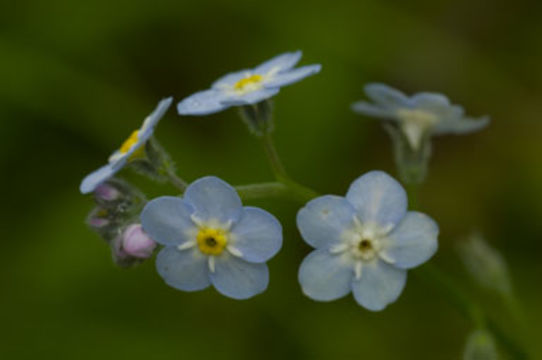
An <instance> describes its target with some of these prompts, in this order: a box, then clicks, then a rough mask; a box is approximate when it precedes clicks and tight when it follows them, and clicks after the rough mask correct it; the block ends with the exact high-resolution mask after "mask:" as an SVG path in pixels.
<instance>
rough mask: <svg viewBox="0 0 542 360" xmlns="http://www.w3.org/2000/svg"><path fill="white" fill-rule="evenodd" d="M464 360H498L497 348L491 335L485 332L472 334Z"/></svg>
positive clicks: (478, 331)
mask: <svg viewBox="0 0 542 360" xmlns="http://www.w3.org/2000/svg"><path fill="white" fill-rule="evenodd" d="M463 359H464V360H496V359H498V353H497V347H496V346H495V341H494V340H493V337H492V336H491V334H489V333H488V332H487V331H484V330H476V331H474V332H472V333H471V334H470V335H469V337H468V339H467V344H466V346H465V352H464V354H463Z"/></svg>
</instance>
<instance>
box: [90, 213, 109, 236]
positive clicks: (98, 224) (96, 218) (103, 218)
mask: <svg viewBox="0 0 542 360" xmlns="http://www.w3.org/2000/svg"><path fill="white" fill-rule="evenodd" d="M108 215H109V212H108V211H107V210H106V209H103V208H101V207H96V208H94V209H93V210H92V211H91V212H90V214H89V215H88V217H87V224H88V226H90V227H91V228H92V229H93V230H94V231H98V232H99V231H101V230H103V229H105V228H107V227H108V226H109V225H111V221H110V220H109V217H108Z"/></svg>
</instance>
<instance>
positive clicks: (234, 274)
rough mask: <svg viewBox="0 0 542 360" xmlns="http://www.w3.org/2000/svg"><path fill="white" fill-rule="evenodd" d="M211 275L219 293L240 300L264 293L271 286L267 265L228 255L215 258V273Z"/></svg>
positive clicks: (224, 254)
mask: <svg viewBox="0 0 542 360" xmlns="http://www.w3.org/2000/svg"><path fill="white" fill-rule="evenodd" d="M210 274H211V282H212V284H213V286H214V287H215V288H216V290H218V292H219V293H221V294H223V295H225V296H228V297H231V298H234V299H239V300H241V299H248V298H250V297H253V296H254V295H257V294H260V293H262V292H264V291H265V289H267V284H269V270H268V268H267V265H266V264H265V263H260V264H254V263H249V262H246V261H244V260H242V259H239V258H236V257H234V256H232V255H229V254H227V253H223V254H222V255H221V256H217V257H215V271H214V272H212V273H210Z"/></svg>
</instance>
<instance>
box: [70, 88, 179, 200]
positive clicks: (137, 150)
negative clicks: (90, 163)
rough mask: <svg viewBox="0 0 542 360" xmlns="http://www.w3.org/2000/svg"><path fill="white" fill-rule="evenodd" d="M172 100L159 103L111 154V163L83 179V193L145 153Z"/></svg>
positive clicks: (80, 188)
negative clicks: (145, 146) (145, 148)
mask: <svg viewBox="0 0 542 360" xmlns="http://www.w3.org/2000/svg"><path fill="white" fill-rule="evenodd" d="M172 101H173V98H171V97H170V98H167V99H163V100H162V101H160V102H159V103H158V106H157V107H156V109H155V110H154V111H153V112H152V113H151V114H150V115H149V116H147V118H146V119H145V121H144V122H143V125H142V126H141V128H139V129H138V130H135V131H134V132H132V134H131V135H130V136H129V137H128V139H126V141H124V143H123V144H122V145H121V147H120V148H119V149H118V150H117V151H115V152H114V153H113V154H111V156H110V157H109V163H108V164H107V165H105V166H102V167H101V168H99V169H98V170H96V171H94V172H92V173H90V174H89V175H87V176H86V177H85V178H84V179H83V181H82V182H81V186H80V187H79V190H80V191H81V193H83V194H87V193H90V192H93V191H94V190H95V189H96V187H97V186H98V185H100V184H101V183H103V182H104V181H105V180H107V179H109V178H111V177H112V176H113V175H115V174H116V173H117V172H118V171H120V170H121V169H122V168H123V167H124V165H126V163H127V162H129V161H130V160H132V159H134V158H137V157H139V156H141V155H142V154H143V152H144V145H145V144H146V143H147V141H148V140H149V139H150V137H151V136H152V134H153V133H154V128H155V126H156V124H158V121H160V119H161V118H162V116H164V114H165V113H166V111H167V109H168V108H169V106H170V105H171V102H172Z"/></svg>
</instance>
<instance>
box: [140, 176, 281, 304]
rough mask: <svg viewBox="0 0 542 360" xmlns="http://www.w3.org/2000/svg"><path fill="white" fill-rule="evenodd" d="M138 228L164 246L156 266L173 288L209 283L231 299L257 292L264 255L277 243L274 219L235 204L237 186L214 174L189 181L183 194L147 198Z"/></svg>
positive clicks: (265, 276)
mask: <svg viewBox="0 0 542 360" xmlns="http://www.w3.org/2000/svg"><path fill="white" fill-rule="evenodd" d="M141 222H142V224H143V228H144V230H145V231H146V232H147V233H148V234H149V235H150V236H151V237H152V238H153V239H154V240H155V241H156V242H158V243H159V244H162V245H164V246H165V247H164V248H163V249H162V250H161V251H160V253H159V254H158V256H157V258H156V268H157V270H158V273H159V274H160V276H161V277H162V278H163V279H164V280H165V282H166V283H167V284H168V285H170V286H172V287H174V288H176V289H179V290H184V291H197V290H202V289H205V288H207V287H208V286H209V285H211V284H212V285H213V286H214V287H215V288H216V289H217V290H218V291H219V292H220V293H222V294H223V295H226V296H228V297H231V298H234V299H247V298H250V297H252V296H254V295H256V294H259V293H261V292H263V291H264V290H265V289H266V288H267V284H268V282H269V272H268V268H267V265H266V261H267V260H269V259H270V258H272V257H273V256H274V255H275V254H276V253H277V252H278V251H279V250H280V248H281V246H282V227H281V225H280V223H279V222H278V220H277V219H276V218H275V217H274V216H273V215H271V214H270V213H268V212H267V211H264V210H262V209H259V208H255V207H249V206H245V207H243V206H242V204H241V199H240V198H239V196H238V194H237V192H236V191H235V189H234V188H233V187H231V186H230V185H229V184H227V183H226V182H224V181H222V180H220V179H219V178H216V177H213V176H208V177H204V178H201V179H199V180H196V181H195V182H193V183H192V184H191V185H190V186H188V188H187V189H186V192H185V193H184V197H183V198H182V199H181V198H180V197H173V196H163V197H159V198H157V199H154V200H152V201H150V202H149V203H148V204H147V205H146V206H145V208H144V209H143V212H142V214H141Z"/></svg>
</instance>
